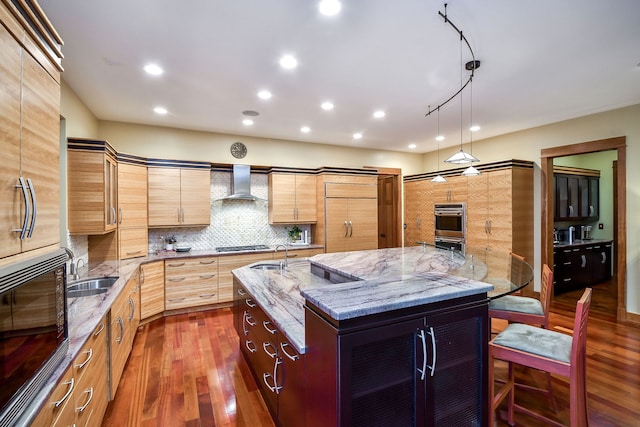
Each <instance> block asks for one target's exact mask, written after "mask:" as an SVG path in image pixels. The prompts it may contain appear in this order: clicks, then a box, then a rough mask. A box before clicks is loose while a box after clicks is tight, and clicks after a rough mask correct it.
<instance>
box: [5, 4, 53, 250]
mask: <svg viewBox="0 0 640 427" xmlns="http://www.w3.org/2000/svg"><path fill="white" fill-rule="evenodd" d="M10 9H13V10H14V11H15V14H14V12H13V11H11V10H10ZM29 13H34V14H35V15H36V16H37V19H40V16H39V15H41V12H40V11H32V10H29ZM22 15H23V13H22V12H21V11H20V10H18V9H16V7H15V6H13V5H12V3H11V2H8V3H3V4H0V20H1V21H2V23H1V24H0V54H1V56H2V61H1V62H2V63H1V64H0V86H1V87H2V102H0V133H1V134H2V155H3V164H2V168H1V169H0V183H1V185H0V230H1V231H0V236H1V237H2V245H1V247H0V258H4V257H8V256H11V255H16V254H20V253H22V252H27V251H30V250H35V249H39V248H43V247H47V246H51V245H57V244H59V242H60V233H59V227H60V215H59V211H60V206H59V205H60V199H59V194H60V193H59V188H60V171H59V169H60V166H59V159H60V151H59V147H60V143H59V135H60V71H61V70H62V68H61V66H60V63H59V61H60V58H61V57H62V54H61V53H60V49H59V46H60V44H61V43H62V40H59V39H54V38H52V37H46V39H42V40H41V39H40V34H38V33H35V32H34V30H31V29H30V28H29V27H31V26H32V25H34V24H33V20H32V18H31V17H29V18H24V17H23V16H22ZM48 22H49V21H48V20H47V21H46V24H45V27H47V28H45V29H44V30H42V31H44V32H47V31H50V33H47V34H50V35H55V36H56V37H57V34H56V33H55V30H54V29H53V28H52V27H49V24H48ZM34 34H38V35H37V37H38V43H36V42H35V40H34V39H33V35H34ZM39 46H43V47H44V46H46V49H44V50H42V49H41V48H40V47H39ZM21 179H22V181H21ZM27 207H28V209H27ZM16 230H18V231H16ZM23 231H24V232H23Z"/></svg>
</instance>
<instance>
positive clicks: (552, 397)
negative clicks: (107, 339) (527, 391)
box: [545, 372, 558, 412]
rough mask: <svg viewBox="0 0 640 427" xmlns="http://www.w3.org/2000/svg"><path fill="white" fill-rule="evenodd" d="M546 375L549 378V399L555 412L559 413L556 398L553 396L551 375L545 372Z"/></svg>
mask: <svg viewBox="0 0 640 427" xmlns="http://www.w3.org/2000/svg"><path fill="white" fill-rule="evenodd" d="M545 374H546V376H547V398H548V399H549V404H550V405H551V409H553V412H558V404H557V403H556V397H555V396H554V395H553V389H552V388H551V374H550V373H549V372H545Z"/></svg>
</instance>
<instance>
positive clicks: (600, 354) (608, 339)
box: [103, 285, 640, 427]
mask: <svg viewBox="0 0 640 427" xmlns="http://www.w3.org/2000/svg"><path fill="white" fill-rule="evenodd" d="M581 294H582V291H575V292H570V293H567V294H562V295H560V296H557V297H556V298H555V299H554V302H553V303H552V309H551V311H552V314H551V319H550V321H551V327H552V328H553V329H555V330H560V331H564V332H569V331H570V330H571V328H572V327H573V316H574V312H575V303H576V301H577V300H578V298H579V297H580V295H581ZM607 295H608V287H607V285H605V286H600V287H595V289H594V298H593V305H592V307H593V308H592V311H591V314H590V318H589V326H588V343H587V350H588V360H587V390H588V395H589V417H590V421H591V426H592V427H593V426H595V427H608V426H616V427H625V426H629V427H631V426H638V425H639V421H638V420H640V329H639V328H634V327H629V326H624V325H618V324H616V322H615V311H614V310H615V309H614V307H615V298H613V299H611V302H609V301H608V299H607V298H608V297H607ZM505 366H506V365H505ZM497 367H498V369H497V371H498V375H502V374H504V375H505V376H506V369H502V372H501V367H500V364H498V365H497ZM518 376H519V377H520V379H521V381H527V382H533V383H536V382H537V383H540V384H542V381H543V379H544V376H543V375H542V374H540V373H539V372H535V371H531V370H520V371H518ZM553 386H554V391H555V395H556V399H557V402H558V407H559V410H558V412H557V413H552V412H551V411H550V410H548V409H545V408H546V407H547V401H546V399H545V398H544V397H542V396H538V395H535V394H531V395H523V393H522V392H520V393H517V394H516V399H518V400H519V401H521V402H523V404H525V405H527V406H529V407H531V408H532V409H534V410H536V411H541V412H544V413H545V414H546V415H548V416H551V417H554V418H555V419H557V420H558V421H560V422H563V423H565V424H566V425H569V404H568V391H569V390H568V382H567V381H566V380H565V379H564V378H562V377H556V376H554V378H553ZM516 422H517V424H518V425H519V426H523V427H534V426H535V427H538V426H539V425H540V423H539V422H538V421H536V420H533V419H530V418H528V417H525V416H524V415H521V414H517V415H516ZM497 425H498V426H505V425H506V423H504V422H503V421H500V420H499V421H498V423H497ZM103 426H118V427H122V426H131V427H133V426H143V427H151V426H172V427H173V426H189V427H190V426H246V427H258V426H260V427H262V426H265V427H271V426H274V423H273V421H272V419H271V417H270V415H269V412H268V411H267V409H266V407H265V404H264V402H263V400H262V398H261V397H260V394H259V391H258V389H257V387H256V384H255V382H254V381H253V378H252V377H251V374H250V372H249V368H248V366H247V365H246V362H245V361H244V359H243V358H242V357H241V355H240V353H239V350H238V337H237V335H236V333H235V330H234V329H233V316H232V313H231V310H230V309H228V308H225V309H220V310H216V311H208V312H200V313H192V314H181V315H176V316H171V317H166V318H162V319H158V320H155V321H153V322H152V323H150V324H147V325H144V326H141V327H140V328H139V330H138V333H137V336H136V340H135V342H134V347H133V351H132V353H131V355H130V357H129V361H128V362H127V366H126V368H125V372H124V374H123V376H122V380H121V383H120V386H119V387H118V392H117V395H116V399H115V400H114V401H113V402H111V403H110V404H109V408H108V409H107V413H106V415H105V419H104V422H103Z"/></svg>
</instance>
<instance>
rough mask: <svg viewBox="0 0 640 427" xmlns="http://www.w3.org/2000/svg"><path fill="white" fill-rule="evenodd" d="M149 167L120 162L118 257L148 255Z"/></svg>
mask: <svg viewBox="0 0 640 427" xmlns="http://www.w3.org/2000/svg"><path fill="white" fill-rule="evenodd" d="M147 214H148V213H147V167H146V166H144V165H136V164H129V163H124V162H120V163H118V254H119V256H118V258H119V259H127V258H134V257H139V256H144V255H146V254H147V252H148V245H149V243H148V229H147V223H148V221H147Z"/></svg>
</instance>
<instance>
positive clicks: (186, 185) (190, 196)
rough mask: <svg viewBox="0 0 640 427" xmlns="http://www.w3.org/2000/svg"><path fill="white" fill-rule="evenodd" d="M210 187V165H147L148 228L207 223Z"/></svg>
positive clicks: (209, 210) (209, 219)
mask: <svg viewBox="0 0 640 427" xmlns="http://www.w3.org/2000/svg"><path fill="white" fill-rule="evenodd" d="M210 187H211V170H210V168H198V169H189V168H156V167H151V168H149V169H148V194H149V197H148V202H149V207H148V211H149V216H148V218H149V227H167V226H187V225H209V224H210V222H211V195H210Z"/></svg>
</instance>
